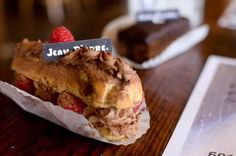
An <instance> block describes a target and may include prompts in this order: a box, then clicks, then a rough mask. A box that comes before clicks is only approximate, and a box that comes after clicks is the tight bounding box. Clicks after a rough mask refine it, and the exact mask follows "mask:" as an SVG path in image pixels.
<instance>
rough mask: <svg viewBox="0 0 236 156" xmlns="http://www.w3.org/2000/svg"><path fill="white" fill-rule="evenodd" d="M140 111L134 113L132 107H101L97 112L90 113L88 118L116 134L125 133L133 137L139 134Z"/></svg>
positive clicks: (95, 124)
mask: <svg viewBox="0 0 236 156" xmlns="http://www.w3.org/2000/svg"><path fill="white" fill-rule="evenodd" d="M138 118H139V113H134V111H133V109H132V108H129V109H115V108H113V107H112V108H101V109H97V110H96V114H93V115H90V116H89V117H88V120H89V121H90V122H91V123H92V124H93V125H94V126H95V127H98V128H99V127H105V128H106V129H107V130H108V131H109V133H111V134H112V135H114V136H120V135H125V136H126V137H127V138H132V137H134V136H135V135H136V134H137V130H138V124H139V122H138V121H139V120H138Z"/></svg>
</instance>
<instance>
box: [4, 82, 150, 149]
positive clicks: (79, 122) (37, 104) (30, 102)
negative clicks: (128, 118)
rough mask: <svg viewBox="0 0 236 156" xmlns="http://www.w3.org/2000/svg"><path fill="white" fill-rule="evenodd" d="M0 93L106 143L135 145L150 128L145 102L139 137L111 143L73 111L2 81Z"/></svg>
mask: <svg viewBox="0 0 236 156" xmlns="http://www.w3.org/2000/svg"><path fill="white" fill-rule="evenodd" d="M0 92H2V93H3V94H5V95H6V96H8V97H9V98H11V99H12V100H13V101H15V102H16V103H17V104H18V105H19V106H20V107H21V108H22V109H24V110H25V111H27V112H30V113H32V114H35V115H37V116H40V117H42V118H44V119H46V120H49V121H51V122H53V123H55V124H58V125H60V126H62V127H64V128H66V129H68V130H70V131H72V132H74V133H77V134H80V135H83V136H86V137H89V138H93V139H96V140H100V141H103V142H106V143H110V144H115V145H129V144H132V143H134V142H135V141H136V140H137V139H138V138H140V137H141V136H142V135H143V134H145V133H146V131H147V130H148V129H149V128H150V123H149V122H150V115H149V112H148V109H147V106H146V102H145V100H144V101H143V103H142V104H141V107H140V108H139V109H140V110H139V111H140V112H141V114H140V127H139V129H138V133H137V135H136V136H135V137H134V138H132V139H129V140H126V141H118V142H111V141H108V140H106V139H105V138H104V137H102V136H101V135H100V134H99V132H98V131H97V130H96V129H95V128H94V127H93V125H92V124H91V123H90V122H89V121H88V120H87V119H86V118H85V117H84V116H83V115H80V114H77V113H75V112H73V111H70V110H66V109H63V108H62V107H60V106H56V105H53V104H52V103H50V102H45V101H42V100H41V99H39V98H37V97H35V96H32V95H30V94H28V93H27V92H24V91H22V90H20V89H18V88H16V87H14V86H13V85H11V84H8V83H6V82H2V81H0Z"/></svg>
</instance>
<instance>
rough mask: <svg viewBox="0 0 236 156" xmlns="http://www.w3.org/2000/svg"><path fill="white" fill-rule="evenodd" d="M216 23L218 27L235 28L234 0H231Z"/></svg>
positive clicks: (235, 4) (235, 0)
mask: <svg viewBox="0 0 236 156" xmlns="http://www.w3.org/2000/svg"><path fill="white" fill-rule="evenodd" d="M217 23H218V25H219V26H220V27H223V28H227V29H232V30H236V0H231V2H230V3H229V4H228V6H227V7H226V9H225V11H224V12H223V14H222V15H221V16H220V18H219V19H218V21H217Z"/></svg>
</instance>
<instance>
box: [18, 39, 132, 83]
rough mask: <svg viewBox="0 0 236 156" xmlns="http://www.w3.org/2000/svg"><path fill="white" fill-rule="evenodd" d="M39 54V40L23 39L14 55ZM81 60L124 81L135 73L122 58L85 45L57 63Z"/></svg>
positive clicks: (74, 63) (76, 62) (78, 61)
mask: <svg viewBox="0 0 236 156" xmlns="http://www.w3.org/2000/svg"><path fill="white" fill-rule="evenodd" d="M41 54H42V42H41V41H40V40H38V41H29V40H28V39H24V40H23V41H22V42H21V43H18V44H17V47H16V55H19V56H23V57H27V58H34V59H40V57H41ZM81 62H96V64H97V66H98V67H99V68H100V69H101V70H103V71H105V72H107V73H109V74H111V75H113V76H114V77H116V78H118V79H120V80H122V81H125V82H127V81H129V80H131V79H132V78H133V76H135V75H136V72H135V71H134V70H133V69H132V68H131V67H130V66H129V65H128V64H127V63H126V62H124V61H123V60H122V59H120V58H114V57H112V55H111V53H109V52H97V51H94V50H91V49H89V48H87V47H81V48H80V49H78V50H76V51H73V52H70V53H67V54H66V55H65V56H64V57H62V58H61V59H59V60H58V62H57V63H63V64H64V65H71V66H79V65H81Z"/></svg>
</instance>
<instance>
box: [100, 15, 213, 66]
mask: <svg viewBox="0 0 236 156" xmlns="http://www.w3.org/2000/svg"><path fill="white" fill-rule="evenodd" d="M133 24H135V17H134V16H122V17H120V18H117V19H115V20H113V21H111V22H110V23H108V25H107V26H106V27H105V28H104V30H103V33H102V37H106V38H111V40H112V43H113V55H114V56H119V54H118V52H117V51H116V49H117V48H116V47H117V46H118V44H117V42H118V40H117V33H118V32H119V30H121V29H123V28H126V27H129V26H131V25H133ZM208 32H209V26H208V25H202V26H200V27H197V28H194V29H192V30H191V31H189V32H188V33H186V34H184V35H182V36H181V37H179V38H178V39H176V40H175V41H174V42H172V43H171V44H170V45H169V46H168V47H167V48H166V49H165V50H164V51H162V52H161V53H160V54H159V55H157V56H156V57H154V58H152V59H150V60H147V61H145V62H143V63H136V62H134V61H131V60H130V59H128V58H126V57H122V56H120V57H122V58H124V59H125V60H126V62H128V63H129V64H130V65H131V66H133V67H134V68H136V69H148V68H153V67H155V66H157V65H160V64H161V63H164V62H165V61H167V60H169V59H171V58H173V57H175V56H177V55H180V54H182V53H184V52H187V50H188V49H190V48H191V47H193V46H195V45H196V44H198V43H199V42H201V41H202V40H204V39H205V38H206V37H207V35H208Z"/></svg>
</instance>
